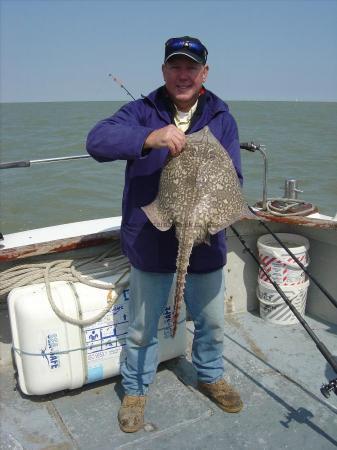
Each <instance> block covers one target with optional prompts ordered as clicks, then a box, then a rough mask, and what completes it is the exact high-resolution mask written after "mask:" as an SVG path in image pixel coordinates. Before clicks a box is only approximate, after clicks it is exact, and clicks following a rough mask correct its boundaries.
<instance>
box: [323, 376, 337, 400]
mask: <svg viewBox="0 0 337 450" xmlns="http://www.w3.org/2000/svg"><path fill="white" fill-rule="evenodd" d="M331 391H332V392H334V393H335V394H336V395H337V378H335V379H334V380H331V381H329V383H328V384H323V385H322V387H321V393H322V394H323V395H324V397H325V398H329V397H330V392H331Z"/></svg>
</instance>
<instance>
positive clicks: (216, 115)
mask: <svg viewBox="0 0 337 450" xmlns="http://www.w3.org/2000/svg"><path fill="white" fill-rule="evenodd" d="M173 115H174V107H173V105H172V103H171V101H170V99H169V97H168V96H167V94H166V90H165V87H164V86H163V87H161V88H159V89H157V90H156V91H154V92H152V93H151V94H150V95H149V96H147V97H144V98H142V99H140V100H136V101H134V102H130V103H128V104H126V105H124V106H123V107H122V108H121V109H120V110H119V111H117V112H116V113H115V114H114V115H113V116H111V117H109V118H107V119H104V120H102V121H100V122H99V123H98V124H97V125H96V126H95V127H94V128H93V129H92V130H91V131H90V133H89V135H88V139H87V150H88V152H89V154H90V155H91V156H93V158H95V159H96V160H97V161H99V162H105V161H114V160H118V159H122V160H127V165H126V172H125V186H124V193H123V204H122V226H121V240H122V248H123V252H124V253H125V255H126V256H127V257H128V258H129V260H130V262H131V264H132V265H133V266H134V267H136V268H137V269H140V270H143V271H148V272H175V270H176V257H177V250H178V241H177V239H176V237H175V230H174V227H172V228H171V229H170V230H168V231H165V232H163V231H159V230H157V229H156V228H155V227H154V226H153V225H152V224H151V222H150V221H149V220H148V219H147V217H146V215H145V213H144V212H143V211H142V210H141V206H145V205H148V204H149V203H151V202H152V201H153V200H154V199H155V197H156V195H157V192H158V185H159V178H160V173H161V170H162V167H163V165H164V163H165V160H166V157H167V155H168V149H156V150H145V151H144V150H143V144H144V141H145V140H146V138H147V136H148V135H149V134H150V133H151V132H152V131H153V130H156V129H158V128H162V127H164V126H166V125H168V124H171V123H173ZM206 125H208V127H209V128H210V130H211V132H212V133H213V134H214V136H215V137H216V138H217V139H218V140H219V141H220V142H221V143H222V145H223V146H224V147H225V149H226V150H227V152H228V153H229V155H230V157H231V158H232V160H233V163H234V166H235V168H236V171H237V174H238V176H239V179H240V182H241V183H242V175H241V162H240V144H239V137H238V131H237V126H236V122H235V120H234V118H233V117H232V116H231V114H230V113H229V109H228V106H227V105H226V103H224V102H223V101H222V100H220V99H219V98H218V97H217V96H215V95H214V94H213V93H212V92H210V91H207V90H205V91H204V93H203V94H202V95H201V96H200V97H199V101H198V106H197V110H196V112H195V113H194V115H193V118H192V122H191V125H190V128H189V129H188V130H187V134H190V133H193V132H195V131H199V130H200V129H201V128H203V127H204V126H206ZM225 264H226V242H225V233H224V232H220V233H217V234H216V235H213V236H211V245H210V246H209V245H207V244H201V245H199V246H197V247H194V248H193V251H192V255H191V258H190V266H189V272H194V273H204V272H211V271H213V270H216V269H219V268H220V267H222V266H223V265H225Z"/></svg>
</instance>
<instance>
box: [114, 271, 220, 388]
mask: <svg viewBox="0 0 337 450" xmlns="http://www.w3.org/2000/svg"><path fill="white" fill-rule="evenodd" d="M173 277H174V274H173V273H153V272H142V271H140V270H138V269H135V268H134V267H132V269H131V275H130V305H129V330H128V336H127V338H126V349H125V352H126V358H125V360H124V362H123V363H122V365H121V374H122V377H123V380H122V384H123V387H124V390H125V393H126V394H128V395H145V394H146V393H147V391H148V386H149V384H151V383H153V380H154V377H155V373H156V370H157V366H158V338H157V329H158V321H159V317H160V314H161V313H162V311H163V308H164V307H165V306H166V304H167V301H168V298H169V293H170V289H171V286H172V281H173ZM224 292H225V280H224V271H223V270H222V269H219V270H216V271H214V272H210V273H205V274H188V275H187V278H186V287H185V303H186V305H187V308H188V311H189V313H190V316H191V318H192V320H193V322H194V328H195V331H194V338H193V345H192V362H193V365H194V367H195V369H196V371H197V376H198V379H199V381H202V382H204V383H213V382H215V381H217V380H219V379H221V378H222V377H223V373H224V364H223V357H222V354H223V339H224Z"/></svg>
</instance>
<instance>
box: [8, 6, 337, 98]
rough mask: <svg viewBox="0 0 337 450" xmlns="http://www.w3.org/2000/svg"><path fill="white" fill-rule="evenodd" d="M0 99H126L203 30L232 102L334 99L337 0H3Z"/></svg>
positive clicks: (215, 81)
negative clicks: (177, 40)
mask: <svg viewBox="0 0 337 450" xmlns="http://www.w3.org/2000/svg"><path fill="white" fill-rule="evenodd" d="M0 20H1V23H0V25H1V36H0V37H1V53H0V63H1V68H0V101H1V102H39V101H111V100H129V97H128V96H127V95H126V93H125V92H124V91H123V90H122V89H121V88H120V87H119V86H118V85H117V84H116V83H114V82H113V81H112V78H111V77H109V76H108V74H109V73H112V74H113V75H114V76H116V77H117V78H119V79H121V80H122V81H123V82H124V84H125V86H126V87H127V88H128V89H129V90H130V91H131V92H132V93H133V95H135V96H136V97H139V95H140V94H148V93H149V92H151V91H152V90H154V89H155V88H156V87H158V86H159V85H161V84H162V82H163V81H162V74H161V64H162V62H163V54H164V43H165V41H166V40H167V39H168V38H170V37H173V36H183V35H190V36H195V37H198V38H199V39H200V40H201V41H202V42H203V43H204V44H205V46H206V47H207V48H208V51H209V58H208V63H209V66H210V72H209V77H208V80H207V84H206V87H207V88H208V89H210V90H211V91H213V92H215V93H216V94H217V95H219V96H220V97H222V98H223V99H226V100H299V101H337V25H336V24H337V0H330V1H324V0H322V1H314V0H313V1H310V0H298V1H296V0H293V1H286V0H285V1H281V0H264V1H257V0H256V1H255V0H251V1H248V0H242V1H241V0H237V1H225V0H223V1H221V0H218V1H206V0H200V1H195V0H190V1H188V0H185V1H183V0H182V1H160V0H156V1H141V0H138V1H137V0H134V1H114V0H67V1H65V0H39V1H36V0H1V19H0Z"/></svg>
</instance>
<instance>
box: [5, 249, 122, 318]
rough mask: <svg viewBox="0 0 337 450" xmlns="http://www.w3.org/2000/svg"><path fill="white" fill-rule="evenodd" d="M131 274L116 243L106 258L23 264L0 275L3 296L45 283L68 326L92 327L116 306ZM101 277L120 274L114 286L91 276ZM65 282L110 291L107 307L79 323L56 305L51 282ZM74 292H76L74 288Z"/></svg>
mask: <svg viewBox="0 0 337 450" xmlns="http://www.w3.org/2000/svg"><path fill="white" fill-rule="evenodd" d="M129 271H130V263H129V261H128V259H127V258H126V257H125V256H123V255H121V254H120V248H119V243H118V242H116V243H114V244H113V245H112V247H111V248H110V249H109V250H107V251H106V252H104V253H103V254H101V255H99V256H95V257H91V258H82V259H68V260H56V261H52V262H48V263H34V264H23V265H20V266H16V267H12V268H10V269H7V270H4V271H3V272H2V273H0V286H1V288H0V296H1V297H3V296H7V294H8V293H9V292H10V291H11V290H12V289H14V288H18V287H22V286H28V285H32V284H38V283H45V286H46V292H47V297H48V300H49V303H50V306H51V308H52V309H53V311H54V312H55V314H56V315H57V316H58V317H59V318H60V319H61V320H64V321H66V322H69V323H71V324H74V325H79V326H87V325H91V324H93V323H95V322H97V321H99V320H100V319H102V317H104V316H105V314H106V313H107V312H108V311H109V310H110V309H111V308H112V306H113V305H114V303H115V302H116V300H117V298H118V296H119V294H120V293H121V292H122V291H123V289H124V288H125V287H126V285H127V282H126V281H124V282H122V279H123V278H125V277H126V275H127V274H128V273H129ZM93 273H95V274H97V273H99V275H100V276H102V275H103V274H104V275H115V274H120V273H121V276H120V277H119V278H118V279H117V281H116V282H114V283H107V282H102V281H100V282H98V281H97V276H96V277H95V278H93V277H92V276H91V275H90V274H93ZM55 281H66V282H69V283H70V286H72V283H75V282H80V283H82V284H86V285H87V286H91V287H95V288H98V289H106V290H108V291H109V292H108V295H107V305H106V306H105V308H104V309H103V310H102V311H100V312H99V313H98V314H97V315H95V316H94V317H90V318H88V319H76V318H74V317H70V316H67V315H65V314H64V313H63V312H62V311H61V310H60V309H59V308H58V307H57V306H56V304H55V302H54V299H53V295H52V289H51V285H50V283H51V282H55ZM73 291H74V288H73Z"/></svg>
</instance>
